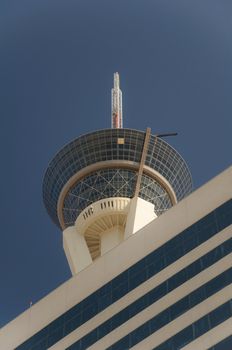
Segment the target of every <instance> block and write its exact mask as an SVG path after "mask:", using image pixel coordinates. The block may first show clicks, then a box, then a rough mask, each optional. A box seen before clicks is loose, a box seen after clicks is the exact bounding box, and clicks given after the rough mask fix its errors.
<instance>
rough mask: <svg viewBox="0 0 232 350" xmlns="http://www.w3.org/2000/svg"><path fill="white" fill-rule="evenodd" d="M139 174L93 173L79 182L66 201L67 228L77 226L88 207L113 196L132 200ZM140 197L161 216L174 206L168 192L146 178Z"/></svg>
mask: <svg viewBox="0 0 232 350" xmlns="http://www.w3.org/2000/svg"><path fill="white" fill-rule="evenodd" d="M136 180H137V174H136V172H135V171H132V170H127V169H120V168H114V169H112V168H111V169H103V170H99V171H96V172H93V173H91V174H90V175H88V176H86V177H84V178H83V179H81V180H80V181H78V182H77V183H76V184H75V185H74V186H73V187H72V188H71V189H70V190H69V191H68V193H67V195H66V197H65V199H64V208H63V216H64V222H65V226H69V225H74V223H75V221H76V219H77V216H78V215H79V214H80V213H81V211H82V210H83V209H85V208H86V207H87V206H88V205H90V204H92V203H94V202H96V201H98V200H100V199H103V198H109V197H127V198H132V197H133V196H134V192H135V185H136ZM139 197H141V198H143V199H145V200H146V201H148V202H150V203H153V204H154V210H155V212H156V214H157V215H160V214H161V213H162V212H163V211H165V210H167V209H168V208H170V207H171V205H172V203H171V200H170V198H169V196H168V194H167V192H166V191H165V190H164V189H163V187H161V185H160V184H159V183H158V182H156V181H155V180H153V179H151V178H149V177H148V176H146V175H143V176H142V180H141V186H140V193H139Z"/></svg>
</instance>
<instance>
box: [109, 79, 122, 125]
mask: <svg viewBox="0 0 232 350" xmlns="http://www.w3.org/2000/svg"><path fill="white" fill-rule="evenodd" d="M111 93H112V100H111V110H112V116H111V128H113V129H119V128H122V127H123V126H122V91H121V90H120V84H119V74H118V73H114V87H113V89H112V90H111Z"/></svg>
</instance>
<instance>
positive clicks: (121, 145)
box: [43, 73, 192, 275]
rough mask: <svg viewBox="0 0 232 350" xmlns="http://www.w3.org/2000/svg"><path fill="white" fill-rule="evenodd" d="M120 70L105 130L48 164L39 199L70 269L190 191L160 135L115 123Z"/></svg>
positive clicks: (180, 164)
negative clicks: (60, 237)
mask: <svg viewBox="0 0 232 350" xmlns="http://www.w3.org/2000/svg"><path fill="white" fill-rule="evenodd" d="M122 125H123V122H122V92H121V90H120V84H119V74H118V73H115V74H114V87H113V89H112V128H111V129H104V130H99V131H95V132H91V133H89V134H86V135H83V136H80V137H78V138H77V139H75V140H74V141H72V142H70V143H69V144H67V145H66V146H65V147H63V148H62V149H61V150H60V151H59V152H58V153H57V154H56V156H55V157H54V158H53V160H52V161H51V162H50V164H49V166H48V169H47V171H46V174H45V177H44V183H43V198H44V203H45V206H46V208H47V211H48V213H49V215H50V216H51V218H52V220H53V221H54V222H55V223H56V224H57V225H58V226H59V227H60V228H61V230H62V231H63V246H64V250H65V254H66V257H67V259H68V263H69V266H70V269H71V271H72V274H73V275H74V274H76V273H78V272H79V271H81V270H82V269H84V268H85V267H86V266H88V265H89V264H91V263H92V261H93V260H95V259H96V258H98V257H99V256H101V255H103V254H105V253H106V252H107V251H109V250H111V249H113V248H114V247H115V246H116V245H118V244H119V243H120V242H122V241H123V240H125V239H127V238H128V237H129V236H130V235H132V234H134V233H135V232H137V231H138V230H139V229H141V228H142V227H144V226H145V225H146V224H148V223H149V222H150V221H152V220H153V219H155V218H156V217H158V216H159V215H161V214H162V213H164V212H165V211H166V210H167V209H168V208H170V207H171V206H173V205H174V204H176V203H177V202H178V201H179V200H180V199H182V198H184V197H185V196H186V195H187V194H189V193H190V192H191V189H192V180H191V175H190V172H189V170H188V167H187V165H186V163H185V161H184V160H183V158H182V157H181V156H180V155H179V154H178V152H177V151H176V150H175V149H174V148H172V147H171V146H170V145H169V144H168V143H166V142H165V141H164V140H163V139H162V136H166V135H151V130H150V129H149V128H147V130H146V132H143V131H137V130H132V129H123V128H122Z"/></svg>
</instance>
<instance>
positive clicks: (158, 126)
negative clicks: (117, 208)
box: [0, 0, 232, 326]
mask: <svg viewBox="0 0 232 350" xmlns="http://www.w3.org/2000/svg"><path fill="white" fill-rule="evenodd" d="M231 36H232V1H231V0H174V1H173V0H117V1H116V0H114V1H112V0H75V1H74V0H40V1H37V0H7V1H6V0H2V1H1V2H0V52H1V55H0V96H1V103H0V113H1V114H0V115H1V128H0V142H1V147H0V152H1V154H0V156H1V173H0V176H1V196H0V206H1V232H0V234H1V245H0V250H1V251H0V273H1V284H0V300H1V303H0V326H1V325H4V324H5V323H7V322H8V321H10V320H11V319H12V318H14V317H16V316H17V315H18V314H19V313H21V312H22V311H24V310H25V309H27V308H28V307H29V303H30V301H32V302H33V303H35V302H36V301H38V300H39V299H41V298H42V297H43V296H45V295H46V294H47V293H48V292H50V291H52V290H53V289H54V288H56V287H57V286H59V285H60V284H61V283H63V282H64V281H66V280H67V279H68V278H69V277H70V272H69V268H68V265H67V262H66V259H65V256H64V253H63V249H62V235H61V232H59V230H58V228H56V227H55V226H54V224H53V223H52V222H51V221H50V218H49V217H48V215H47V213H46V211H45V208H44V206H43V203H42V179H43V175H44V172H45V170H46V167H47V165H48V163H49V161H50V159H51V158H52V157H53V156H54V154H55V153H56V152H57V151H58V150H59V149H60V148H61V147H62V146H63V145H64V144H65V143H67V142H69V141H70V140H72V139H74V138H76V137H78V136H79V135H81V134H83V133H86V132H89V131H92V130H96V129H102V128H108V127H110V94H111V87H112V84H113V73H114V72H115V71H118V72H119V73H120V76H121V88H122V90H123V111H124V126H125V127H129V128H134V129H141V130H145V129H146V127H147V126H149V127H151V128H152V132H153V133H161V132H162V133H166V132H178V134H179V135H178V136H177V137H176V138H172V139H169V141H170V143H171V144H172V146H174V147H175V148H176V149H177V150H178V151H179V152H180V153H181V154H182V156H183V157H184V158H185V160H186V161H187V163H188V165H189V167H190V170H191V172H192V176H193V181H194V187H195V189H196V188H197V187H199V186H201V185H202V184H204V183H205V182H207V181H208V180H209V179H211V178H212V177H214V176H215V175H217V174H218V173H220V172H221V171H223V170H224V169H225V168H227V167H228V166H229V165H230V164H231V149H232V147H231V146H232V142H231V133H232V97H231V93H232V64H231V62H232V45H231Z"/></svg>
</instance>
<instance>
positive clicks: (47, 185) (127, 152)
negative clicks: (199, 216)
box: [43, 129, 192, 226]
mask: <svg viewBox="0 0 232 350" xmlns="http://www.w3.org/2000/svg"><path fill="white" fill-rule="evenodd" d="M144 139H145V132H142V131H137V130H131V129H105V130H100V131H96V132H93V133H90V134H87V135H83V136H81V137H79V138H77V139H76V140H74V141H72V142H70V143H69V144H67V145H66V146H65V147H63V148H62V149H61V151H60V152H58V153H57V154H56V156H55V157H54V158H53V160H52V161H51V162H50V164H49V166H48V169H47V171H46V173H45V176H44V182H43V200H44V204H45V206H46V208H47V211H48V213H49V215H50V216H51V218H52V219H53V221H54V222H55V223H56V224H57V225H58V226H59V220H58V217H57V202H58V198H59V195H60V193H61V191H62V189H63V187H64V186H65V184H66V183H67V182H68V181H69V179H70V178H71V177H72V176H73V175H75V174H76V173H77V172H78V171H79V170H81V169H83V168H85V167H86V166H88V165H91V164H94V163H97V162H102V161H109V160H123V161H131V162H133V163H137V164H138V163H139V162H140V159H141V154H142V150H143V144H144ZM145 164H146V165H147V166H148V167H150V168H152V169H154V170H156V171H158V172H159V173H160V174H161V175H162V176H163V177H164V178H165V179H166V180H167V181H168V182H169V183H170V185H171V186H172V188H173V190H174V192H175V194H176V197H177V200H180V199H182V198H183V197H184V196H186V195H187V194H188V193H190V192H191V189H192V179H191V174H190V172H189V170H188V167H187V165H186V163H185V161H184V160H183V158H182V157H181V156H180V155H179V154H178V152H177V151H176V150H175V149H173V148H172V147H171V146H170V145H169V144H167V143H166V142H165V141H164V140H163V139H160V138H157V137H155V136H151V137H150V142H149V145H148V154H147V157H146V161H145Z"/></svg>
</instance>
